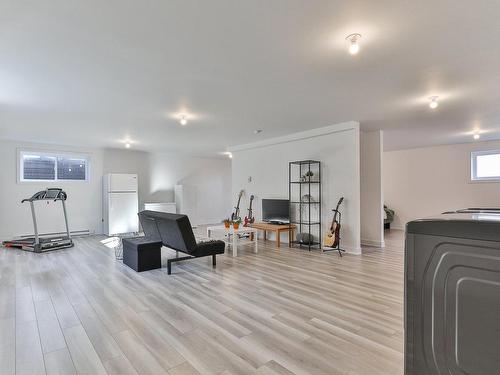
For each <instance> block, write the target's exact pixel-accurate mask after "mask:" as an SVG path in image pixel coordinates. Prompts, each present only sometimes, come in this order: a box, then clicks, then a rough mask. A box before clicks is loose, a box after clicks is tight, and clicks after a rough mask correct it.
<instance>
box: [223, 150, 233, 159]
mask: <svg viewBox="0 0 500 375" xmlns="http://www.w3.org/2000/svg"><path fill="white" fill-rule="evenodd" d="M223 154H224V155H226V156H227V157H228V158H229V159H232V158H233V154H232V153H231V152H229V151H224V152H223Z"/></svg>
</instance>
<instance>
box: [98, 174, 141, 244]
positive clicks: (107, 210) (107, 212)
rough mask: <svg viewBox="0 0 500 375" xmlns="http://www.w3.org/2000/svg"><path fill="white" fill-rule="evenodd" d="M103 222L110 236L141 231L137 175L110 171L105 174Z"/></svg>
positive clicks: (105, 230) (105, 232)
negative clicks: (138, 214) (138, 215)
mask: <svg viewBox="0 0 500 375" xmlns="http://www.w3.org/2000/svg"><path fill="white" fill-rule="evenodd" d="M102 185H103V224H104V228H103V229H104V234H106V235H108V236H112V235H117V234H125V233H134V232H138V231H139V219H138V217H137V213H138V212H139V196H138V192H137V190H138V189H137V187H138V185H137V175H136V174H123V173H110V174H106V175H104V176H103V184H102Z"/></svg>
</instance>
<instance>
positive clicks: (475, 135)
mask: <svg viewBox="0 0 500 375" xmlns="http://www.w3.org/2000/svg"><path fill="white" fill-rule="evenodd" d="M473 137H474V139H479V138H481V136H480V135H479V134H478V133H476V134H474V136H473Z"/></svg>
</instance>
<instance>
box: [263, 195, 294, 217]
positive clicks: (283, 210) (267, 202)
mask: <svg viewBox="0 0 500 375" xmlns="http://www.w3.org/2000/svg"><path fill="white" fill-rule="evenodd" d="M289 208H290V202H289V201H288V199H262V221H266V222H277V223H289V222H290V215H289Z"/></svg>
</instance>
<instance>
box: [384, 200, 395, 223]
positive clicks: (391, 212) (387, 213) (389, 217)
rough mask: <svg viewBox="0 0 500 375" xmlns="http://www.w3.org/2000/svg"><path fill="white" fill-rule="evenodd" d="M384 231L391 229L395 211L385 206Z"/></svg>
mask: <svg viewBox="0 0 500 375" xmlns="http://www.w3.org/2000/svg"><path fill="white" fill-rule="evenodd" d="M384 212H385V219H384V229H391V223H392V222H393V221H394V210H391V209H390V208H388V207H387V206H386V205H385V204H384Z"/></svg>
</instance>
